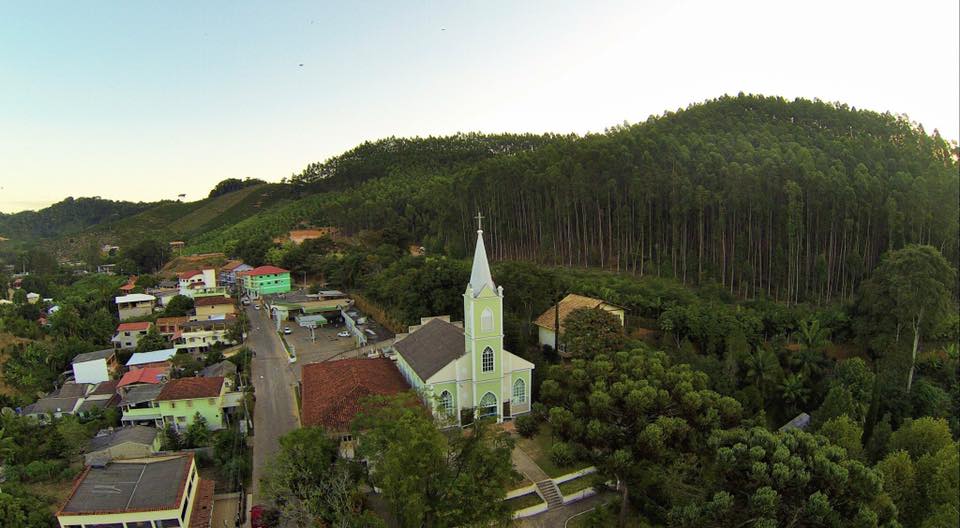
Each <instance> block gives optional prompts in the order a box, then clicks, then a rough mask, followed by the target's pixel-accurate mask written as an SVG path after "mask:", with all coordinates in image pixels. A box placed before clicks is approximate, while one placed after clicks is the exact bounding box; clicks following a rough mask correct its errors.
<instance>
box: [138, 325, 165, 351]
mask: <svg viewBox="0 0 960 528" xmlns="http://www.w3.org/2000/svg"><path fill="white" fill-rule="evenodd" d="M169 346H170V342H169V341H167V338H166V337H164V336H163V335H161V334H160V331H159V330H157V326H156V325H150V329H149V330H147V335H144V336H140V339H139V340H138V341H137V348H135V349H134V352H153V351H154V350H163V349H165V348H167V347H169Z"/></svg>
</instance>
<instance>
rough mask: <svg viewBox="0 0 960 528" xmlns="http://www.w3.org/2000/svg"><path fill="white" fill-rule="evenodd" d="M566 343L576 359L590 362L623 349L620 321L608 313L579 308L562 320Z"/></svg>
mask: <svg viewBox="0 0 960 528" xmlns="http://www.w3.org/2000/svg"><path fill="white" fill-rule="evenodd" d="M562 328H563V342H564V344H566V350H567V353H569V354H571V355H572V356H573V357H581V358H585V359H589V358H591V357H593V356H595V355H597V354H609V353H612V352H616V351H618V350H621V349H622V348H623V345H624V341H625V339H624V335H623V325H621V324H620V318H618V317H617V316H615V315H613V314H611V313H610V312H608V311H606V310H601V309H589V308H578V309H576V310H573V311H571V312H570V313H569V314H567V317H566V318H565V319H564V320H563V323H562Z"/></svg>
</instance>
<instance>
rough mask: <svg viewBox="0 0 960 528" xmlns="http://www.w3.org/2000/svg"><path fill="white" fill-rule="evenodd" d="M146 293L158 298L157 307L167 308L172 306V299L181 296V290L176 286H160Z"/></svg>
mask: <svg viewBox="0 0 960 528" xmlns="http://www.w3.org/2000/svg"><path fill="white" fill-rule="evenodd" d="M146 292H147V293H149V294H150V295H153V296H154V297H156V298H157V306H167V305H168V304H170V299H173V298H174V297H176V296H177V295H180V288H178V287H177V286H176V285H174V286H172V287H170V286H166V287H164V286H158V287H156V288H150V289H148V290H146Z"/></svg>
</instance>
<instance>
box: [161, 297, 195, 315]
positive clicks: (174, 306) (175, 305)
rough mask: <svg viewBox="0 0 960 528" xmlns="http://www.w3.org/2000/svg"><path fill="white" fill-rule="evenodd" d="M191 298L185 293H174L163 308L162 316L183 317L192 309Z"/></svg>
mask: <svg viewBox="0 0 960 528" xmlns="http://www.w3.org/2000/svg"><path fill="white" fill-rule="evenodd" d="M193 308H194V306H193V299H191V298H190V297H187V296H186V295H174V296H173V297H172V298H170V300H169V301H167V305H166V306H165V307H164V309H163V316H164V317H183V316H184V315H190V313H191V312H192V311H193Z"/></svg>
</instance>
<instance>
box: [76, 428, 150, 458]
mask: <svg viewBox="0 0 960 528" xmlns="http://www.w3.org/2000/svg"><path fill="white" fill-rule="evenodd" d="M156 437H157V430H156V429H154V428H153V427H147V426H144V425H134V426H131V427H121V428H119V429H116V430H114V431H113V432H112V433H110V434H106V435H103V436H95V437H93V438H92V439H91V440H90V443H89V444H87V452H88V453H92V452H94V451H100V450H101V449H106V448H108V447H113V446H118V445H120V444H125V443H127V442H132V443H134V444H144V445H152V444H153V440H154V439H155V438H156Z"/></svg>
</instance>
